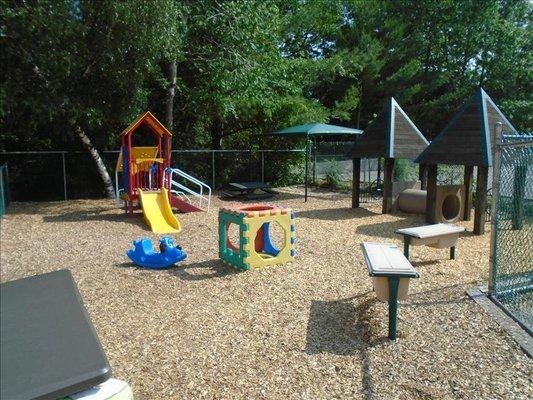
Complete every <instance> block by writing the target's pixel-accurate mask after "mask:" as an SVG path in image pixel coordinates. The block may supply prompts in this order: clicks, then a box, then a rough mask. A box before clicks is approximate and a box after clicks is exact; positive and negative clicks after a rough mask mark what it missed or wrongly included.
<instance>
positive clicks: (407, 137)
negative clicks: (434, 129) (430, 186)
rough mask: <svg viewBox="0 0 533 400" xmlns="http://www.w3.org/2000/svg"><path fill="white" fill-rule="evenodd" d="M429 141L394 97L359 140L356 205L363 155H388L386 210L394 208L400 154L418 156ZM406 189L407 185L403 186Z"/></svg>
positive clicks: (355, 153) (354, 153)
mask: <svg viewBox="0 0 533 400" xmlns="http://www.w3.org/2000/svg"><path fill="white" fill-rule="evenodd" d="M428 144H429V143H428V141H427V140H426V138H425V137H424V135H423V134H422V133H421V132H420V131H419V130H418V128H417V127H416V125H415V124H414V123H413V121H411V119H410V118H409V117H408V116H407V114H406V113H405V111H403V110H402V108H401V107H400V105H399V104H398V103H397V102H396V100H394V98H392V97H390V98H389V100H388V101H387V103H386V104H385V106H384V108H383V110H382V111H381V112H380V113H379V115H378V116H377V117H376V119H375V120H374V122H372V124H370V126H369V127H368V128H366V129H365V131H364V133H363V135H362V136H361V137H359V138H358V139H357V141H356V142H355V146H354V149H353V151H352V157H353V187H352V208H357V207H359V197H360V175H361V158H385V169H384V177H383V206H382V213H383V214H387V213H390V212H391V211H392V209H393V202H394V196H393V169H394V162H395V159H397V158H405V159H411V160H412V159H414V158H415V157H417V156H418V155H419V154H420V153H421V152H422V151H423V150H424V149H425V148H426V147H427V146H428ZM419 175H420V178H421V181H422V189H423V188H424V187H425V185H424V182H423V181H424V180H423V176H424V174H423V168H421V169H420V172H419ZM402 190H403V189H402Z"/></svg>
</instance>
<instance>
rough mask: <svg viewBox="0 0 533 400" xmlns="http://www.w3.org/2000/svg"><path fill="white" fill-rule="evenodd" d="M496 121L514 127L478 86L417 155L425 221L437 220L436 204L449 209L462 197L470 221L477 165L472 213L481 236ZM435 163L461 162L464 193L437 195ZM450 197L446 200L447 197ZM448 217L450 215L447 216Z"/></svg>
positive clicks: (507, 127) (503, 126)
mask: <svg viewBox="0 0 533 400" xmlns="http://www.w3.org/2000/svg"><path fill="white" fill-rule="evenodd" d="M497 124H501V125H502V128H503V130H504V131H505V132H516V129H515V128H514V127H513V125H511V123H510V122H509V121H508V120H507V118H505V116H504V115H503V114H502V112H501V111H500V109H499V108H498V107H497V106H496V104H494V102H493V101H492V100H491V98H490V97H489V96H488V95H487V93H485V91H484V90H483V89H481V88H480V89H478V90H477V93H476V94H474V95H473V96H472V97H471V98H470V99H469V100H468V101H467V102H466V103H465V104H464V105H463V107H462V108H461V109H460V110H459V111H458V112H457V114H456V115H455V116H454V117H453V118H452V119H451V121H450V122H449V123H448V124H447V125H446V127H445V128H444V129H443V130H442V132H441V133H440V134H439V135H437V137H436V138H435V139H434V140H433V141H432V142H431V144H430V145H429V146H428V147H427V148H426V149H425V150H424V151H423V152H422V153H421V154H420V155H419V156H418V157H417V159H416V160H415V162H416V163H419V164H420V165H426V166H427V196H426V210H425V211H426V212H425V214H426V221H427V222H428V223H435V222H439V219H438V216H439V210H438V208H439V206H440V208H441V209H442V208H443V206H442V204H444V205H445V206H446V207H448V208H450V210H452V211H453V210H454V209H456V207H453V204H454V203H456V201H457V199H455V198H461V197H462V198H463V199H464V204H463V207H462V210H463V216H462V217H463V219H464V220H470V211H471V202H472V200H471V199H472V193H471V187H472V180H473V173H474V167H477V186H476V203H475V205H474V206H475V213H474V234H477V235H481V234H483V233H484V230H485V212H486V209H487V189H488V182H487V181H488V171H489V167H491V166H492V154H493V150H494V143H495V142H496V140H495V139H496V137H497V129H496V126H497ZM438 164H448V165H463V166H464V181H463V185H461V186H462V187H463V189H462V190H464V194H458V192H457V190H456V189H455V192H454V189H451V190H452V193H445V194H444V195H442V194H441V195H439V191H438V186H437V167H438ZM447 199H449V200H447ZM448 216H451V214H450V215H448Z"/></svg>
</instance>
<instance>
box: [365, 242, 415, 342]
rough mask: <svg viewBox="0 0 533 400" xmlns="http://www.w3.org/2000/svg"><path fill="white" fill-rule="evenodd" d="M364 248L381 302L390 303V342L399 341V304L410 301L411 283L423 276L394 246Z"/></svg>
mask: <svg viewBox="0 0 533 400" xmlns="http://www.w3.org/2000/svg"><path fill="white" fill-rule="evenodd" d="M361 247H362V248H363V255H364V257H365V263H366V267H367V269H368V274H369V275H370V276H371V277H372V283H373V284H374V290H375V292H376V296H377V298H378V300H383V301H387V300H388V302H389V339H391V340H395V339H396V325H397V320H398V318H397V316H398V300H404V299H405V298H406V297H407V293H408V291H409V280H410V279H411V278H418V277H419V276H420V275H418V273H417V272H416V270H415V269H414V268H413V266H412V265H411V263H410V262H409V260H408V259H407V258H406V257H405V256H404V255H403V254H402V252H401V251H400V250H399V249H398V247H396V246H395V245H394V244H390V243H369V242H363V243H362V244H361Z"/></svg>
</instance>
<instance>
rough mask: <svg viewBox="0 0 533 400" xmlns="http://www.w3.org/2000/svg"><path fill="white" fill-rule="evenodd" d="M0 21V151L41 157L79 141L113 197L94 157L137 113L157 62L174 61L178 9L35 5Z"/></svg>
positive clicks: (160, 0)
mask: <svg viewBox="0 0 533 400" xmlns="http://www.w3.org/2000/svg"><path fill="white" fill-rule="evenodd" d="M1 12H2V15H1V18H2V28H1V29H2V36H1V40H2V47H3V51H2V64H3V65H5V66H6V69H5V71H6V73H5V75H4V76H3V80H2V96H1V97H0V98H1V101H2V102H1V104H0V110H1V111H0V112H1V118H2V121H1V122H2V127H3V129H2V132H3V138H2V139H3V142H4V143H5V142H7V143H9V142H11V144H13V143H14V142H15V143H16V144H17V145H18V146H19V147H23V148H26V149H42V148H43V147H47V146H60V145H61V144H63V145H68V144H69V143H71V142H74V141H77V142H78V143H79V144H81V146H82V147H83V148H84V149H86V150H87V152H88V154H89V155H90V157H91V158H92V160H93V161H94V164H95V167H96V169H97V171H98V173H99V174H100V177H101V179H102V183H103V187H104V189H105V193H106V195H107V196H109V197H112V196H113V195H114V193H113V185H112V182H111V179H110V177H109V174H108V172H107V169H106V167H105V165H104V163H103V161H102V159H101V157H100V155H99V152H98V151H97V148H98V147H106V146H107V145H109V144H110V143H114V142H115V141H116V138H117V135H116V132H119V131H120V127H122V126H124V125H125V124H127V121H129V120H131V119H132V118H133V117H134V116H135V115H136V114H138V113H139V112H140V111H141V110H142V109H144V107H145V106H146V103H147V100H148V97H149V94H150V91H151V88H150V89H149V88H147V87H146V82H147V81H148V80H149V79H150V77H151V76H153V75H154V74H155V75H158V74H160V70H159V67H158V62H160V61H161V60H162V59H165V58H169V57H173V58H175V57H176V54H175V53H176V51H177V49H179V48H180V46H179V38H180V36H179V25H178V19H179V14H180V9H179V7H178V6H177V3H175V2H174V1H171V0H153V1H150V2H148V1H141V0H138V1H137V0H132V1H128V2H101V1H72V0H63V1H50V0H38V1H34V2H31V3H30V2H10V3H9V4H6V5H5V7H2V11H1ZM158 76H159V75H158ZM111 132H113V133H115V134H113V133H111Z"/></svg>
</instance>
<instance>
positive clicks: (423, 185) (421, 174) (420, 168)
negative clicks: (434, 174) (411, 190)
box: [418, 164, 428, 190]
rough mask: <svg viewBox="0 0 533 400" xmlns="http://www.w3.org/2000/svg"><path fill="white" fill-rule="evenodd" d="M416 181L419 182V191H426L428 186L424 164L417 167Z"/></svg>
mask: <svg viewBox="0 0 533 400" xmlns="http://www.w3.org/2000/svg"><path fill="white" fill-rule="evenodd" d="M418 180H419V181H420V189H421V190H426V189H427V186H428V175H427V168H426V164H419V165H418Z"/></svg>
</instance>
